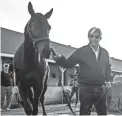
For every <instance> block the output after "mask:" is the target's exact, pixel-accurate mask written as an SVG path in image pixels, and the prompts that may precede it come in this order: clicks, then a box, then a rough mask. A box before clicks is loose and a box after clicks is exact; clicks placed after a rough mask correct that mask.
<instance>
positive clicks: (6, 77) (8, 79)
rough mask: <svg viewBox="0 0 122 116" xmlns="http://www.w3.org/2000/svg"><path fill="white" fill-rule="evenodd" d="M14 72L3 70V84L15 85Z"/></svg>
mask: <svg viewBox="0 0 122 116" xmlns="http://www.w3.org/2000/svg"><path fill="white" fill-rule="evenodd" d="M13 82H14V81H13V74H12V72H9V73H8V74H6V73H5V72H3V71H1V85H2V86H6V87H8V86H13Z"/></svg>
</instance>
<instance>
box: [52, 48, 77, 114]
mask: <svg viewBox="0 0 122 116" xmlns="http://www.w3.org/2000/svg"><path fill="white" fill-rule="evenodd" d="M50 49H51V51H52V54H53V55H54V56H55V55H56V53H55V51H54V50H53V48H50ZM61 86H62V90H63V95H64V97H65V100H66V102H67V105H68V106H69V109H70V111H71V112H72V114H73V115H76V114H75V113H74V112H73V109H72V107H71V105H70V103H69V102H68V99H67V96H66V94H65V91H64V87H63V85H62V84H61Z"/></svg>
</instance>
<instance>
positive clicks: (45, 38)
mask: <svg viewBox="0 0 122 116" xmlns="http://www.w3.org/2000/svg"><path fill="white" fill-rule="evenodd" d="M29 24H30V21H29V22H28V23H27V33H28V35H29V36H30V37H31V39H32V42H33V45H34V47H35V44H36V43H38V42H41V41H45V40H46V41H50V39H49V37H42V38H40V37H39V38H36V39H35V37H33V35H32V33H31V29H30V27H29ZM35 48H36V47H35Z"/></svg>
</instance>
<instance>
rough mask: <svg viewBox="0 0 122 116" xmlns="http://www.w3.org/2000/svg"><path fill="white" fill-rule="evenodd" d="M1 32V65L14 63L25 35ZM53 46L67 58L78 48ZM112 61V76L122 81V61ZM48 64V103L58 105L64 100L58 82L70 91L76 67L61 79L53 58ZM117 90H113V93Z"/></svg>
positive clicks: (10, 31)
mask: <svg viewBox="0 0 122 116" xmlns="http://www.w3.org/2000/svg"><path fill="white" fill-rule="evenodd" d="M0 32H1V64H3V63H4V62H6V60H9V61H10V62H12V59H13V56H14V54H15V52H16V50H17V49H18V47H19V46H20V44H21V43H22V42H23V39H24V35H23V33H20V32H16V31H12V30H9V29H6V28H0ZM51 46H52V47H53V49H54V50H55V51H56V52H57V53H60V54H62V55H64V56H65V57H68V56H70V55H71V54H72V53H73V52H74V51H75V50H76V48H74V47H71V46H68V45H63V44H60V43H56V42H53V41H51ZM110 59H111V64H112V74H113V75H114V76H115V77H117V78H118V77H119V78H120V80H122V60H119V59H115V58H113V57H111V58H110ZM48 63H49V67H50V70H51V73H50V78H49V83H48V90H47V92H46V103H52V102H53V103H56V102H58V101H61V100H62V88H61V87H60V86H58V82H59V81H61V80H62V82H63V85H64V86H65V88H68V89H70V86H69V84H70V82H71V80H72V75H73V74H74V71H75V70H76V67H74V68H72V69H66V70H65V73H64V77H61V71H60V68H59V66H58V65H56V63H55V62H54V61H53V60H52V59H51V58H50V59H48ZM1 70H2V65H1ZM121 87H122V86H121ZM116 90H117V89H116ZM116 90H114V89H113V91H116ZM120 92H121V90H120V89H119V90H118V93H120ZM113 93H115V92H113ZM118 93H117V94H118ZM114 95H115V94H114ZM14 102H16V101H15V98H13V103H14Z"/></svg>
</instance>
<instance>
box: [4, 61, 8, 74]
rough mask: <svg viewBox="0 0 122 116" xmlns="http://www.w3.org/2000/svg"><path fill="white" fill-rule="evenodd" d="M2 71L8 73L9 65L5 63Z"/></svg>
mask: <svg viewBox="0 0 122 116" xmlns="http://www.w3.org/2000/svg"><path fill="white" fill-rule="evenodd" d="M3 71H4V72H5V73H8V71H9V64H7V63H5V64H4V65H3Z"/></svg>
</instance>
